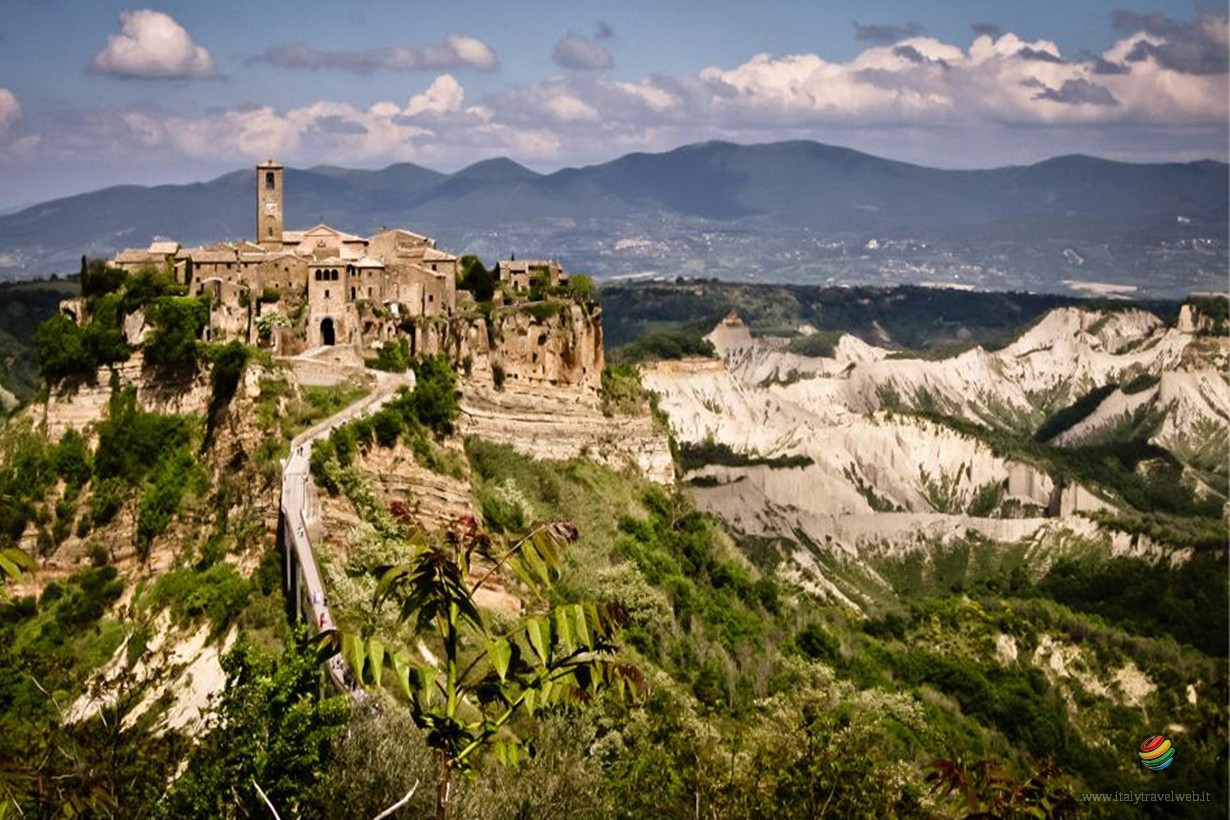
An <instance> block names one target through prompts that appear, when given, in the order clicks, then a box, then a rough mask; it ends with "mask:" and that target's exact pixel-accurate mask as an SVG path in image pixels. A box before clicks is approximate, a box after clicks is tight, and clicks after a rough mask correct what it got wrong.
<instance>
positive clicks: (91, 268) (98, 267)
mask: <svg viewBox="0 0 1230 820" xmlns="http://www.w3.org/2000/svg"><path fill="white" fill-rule="evenodd" d="M127 278H128V272H127V271H125V270H124V269H123V268H113V267H111V264H110V263H109V262H107V260H105V259H89V260H87V259H86V258H85V256H84V255H83V256H82V257H81V295H82V296H84V297H86V298H87V299H88V298H90V297H92V296H104V295H106V294H108V293H114V292H115V291H117V290H119V289H120V287H121V286H123V284H124V280H125V279H127Z"/></svg>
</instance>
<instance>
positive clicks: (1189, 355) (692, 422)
mask: <svg viewBox="0 0 1230 820" xmlns="http://www.w3.org/2000/svg"><path fill="white" fill-rule="evenodd" d="M1188 325H1190V326H1191V328H1193V329H1195V328H1198V327H1199V326H1200V325H1199V323H1198V322H1196V321H1195V320H1192V321H1189V322H1188ZM709 339H710V341H712V342H713V343H714V346H715V348H716V350H717V351H718V354H719V356H720V358H719V359H716V360H692V361H683V362H662V363H659V364H657V365H655V366H653V367H650V368H648V369H646V370H645V371H644V373H643V381H644V383H645V387H646V388H647V389H649V390H651V391H653V392H655V393H656V394H657V395H658V402H659V406H660V407H661V408H662V409H663V410H664V411H665V412H666V413H667V415H668V416H669V419H670V426H671V428H672V431H673V432H674V434H675V436H676V437H677V438H678V440H679V442H680V443H681V445H684V446H686V445H689V444H691V445H702V444H706V443H712V444H718V445H725V446H727V447H729V448H730V450H732V451H733V452H735V453H737V454H743V455H745V456H752V457H759V458H760V460H761V462H762V463H760V464H754V465H752V466H720V465H710V466H707V467H704V468H701V469H698V470H696V471H695V472H693V473H691V474H689V475H688V476H685V478H687V479H688V480H691V481H692V482H693V483H694V484H695V485H696V486H695V494H696V498H697V501H698V503H699V504H700V505H701V506H702V507H704V508H706V509H708V510H710V511H711V512H713V513H714V514H716V515H718V516H720V517H722V518H724V519H725V520H727V521H728V522H729V523H730V524H731V525H732V526H733V527H734V529H735V530H737V531H740V532H743V533H745V534H749V535H754V536H759V537H768V538H775V539H783V540H786V541H796V542H800V543H807V544H809V545H812V546H814V547H816V549H818V550H819V551H820V553H822V554H823V556H825V559H824V560H828V559H829V558H834V557H839V558H840V561H841V562H845V563H846V564H853V565H857V566H858V568H859V571H860V572H861V573H863V574H864V575H865V576H868V577H871V578H872V579H873V580H874V576H875V572H874V570H872V569H871V564H872V563H873V559H874V558H877V557H883V556H897V557H900V556H903V555H908V554H909V553H911V552H918V551H924V552H925V551H926V550H927V549H930V548H932V547H934V545H935V544H941V543H945V542H951V541H957V540H961V539H967V538H968V537H970V534H971V533H974V534H976V535H977V536H978V537H980V538H985V539H987V540H989V541H992V542H996V543H1000V544H1009V543H1020V542H1023V541H1026V542H1030V543H1035V544H1042V543H1046V544H1048V545H1049V549H1048V550H1047V551H1049V553H1050V554H1052V555H1053V554H1054V553H1055V552H1056V551H1057V550H1062V549H1064V548H1066V545H1068V544H1069V543H1070V542H1072V539H1073V537H1076V538H1079V539H1082V540H1083V541H1085V542H1088V541H1091V540H1092V541H1099V542H1102V543H1103V546H1104V547H1105V548H1106V549H1108V550H1110V551H1111V552H1115V553H1128V552H1131V553H1134V554H1160V550H1158V549H1157V547H1156V545H1153V544H1150V543H1147V542H1146V541H1144V540H1143V539H1134V540H1133V539H1128V538H1125V537H1123V536H1121V535H1115V534H1111V533H1107V532H1101V531H1099V530H1098V528H1097V527H1096V526H1094V525H1093V524H1092V523H1091V522H1089V521H1088V520H1086V519H1085V518H1083V517H1081V516H1080V514H1081V513H1084V512H1090V511H1096V510H1105V509H1111V508H1113V506H1114V505H1115V501H1114V499H1113V498H1112V497H1110V496H1106V495H1104V494H1103V493H1102V491H1101V490H1100V488H1097V487H1085V486H1081V485H1078V484H1072V483H1067V484H1062V485H1057V484H1056V482H1055V481H1054V480H1053V479H1052V478H1051V476H1050V475H1049V474H1048V473H1047V472H1046V471H1044V470H1043V469H1041V468H1040V467H1039V466H1038V465H1035V464H1031V463H1026V462H1023V461H1014V460H1012V459H1008V458H1004V457H1002V456H1000V455H997V454H996V453H995V452H994V451H993V450H992V449H991V447H990V446H988V445H987V444H985V443H984V442H982V441H980V440H978V439H975V438H972V437H970V436H967V435H964V434H962V433H959V432H957V431H956V430H954V429H953V428H951V427H949V426H947V425H944V424H940V423H937V422H933V421H928V420H927V419H925V418H920V417H919V416H917V415H915V414H913V413H903V412H899V411H900V410H903V409H904V410H932V411H937V412H940V413H945V414H949V415H953V416H958V417H963V418H966V419H969V420H971V421H976V422H979V423H982V424H986V425H989V426H991V427H992V428H995V427H1000V428H1007V429H1010V430H1015V431H1018V432H1026V433H1032V431H1033V430H1034V429H1035V428H1036V427H1037V425H1038V424H1040V423H1041V422H1042V421H1043V420H1044V419H1045V418H1046V417H1047V416H1048V415H1049V414H1050V413H1053V412H1054V411H1056V410H1058V409H1060V408H1062V407H1064V406H1066V405H1067V404H1070V403H1071V402H1072V401H1074V400H1075V399H1076V398H1079V397H1080V396H1082V395H1084V394H1085V393H1086V392H1088V391H1089V390H1091V389H1093V388H1095V387H1100V386H1102V385H1104V384H1107V383H1109V382H1118V383H1120V384H1124V385H1125V386H1126V384H1127V383H1128V382H1129V381H1131V380H1133V379H1136V378H1137V377H1143V381H1142V382H1140V383H1146V382H1149V381H1150V380H1155V382H1154V383H1152V384H1150V385H1149V386H1147V387H1146V388H1144V389H1139V390H1138V391H1137V392H1135V393H1124V391H1123V390H1122V389H1119V390H1116V391H1114V392H1112V393H1111V394H1110V395H1109V396H1108V397H1107V398H1106V399H1104V401H1103V403H1102V405H1101V406H1100V407H1098V408H1097V410H1096V411H1095V412H1094V413H1093V414H1091V415H1090V416H1089V417H1088V418H1086V419H1085V420H1084V421H1083V422H1081V423H1080V424H1077V425H1075V426H1074V427H1073V428H1072V429H1070V430H1069V431H1067V432H1065V433H1063V434H1062V435H1061V436H1060V437H1059V439H1058V440H1057V443H1060V444H1067V443H1082V442H1092V441H1096V440H1098V437H1099V436H1105V435H1112V434H1114V433H1116V432H1117V431H1121V430H1122V428H1123V427H1124V426H1126V425H1131V424H1137V425H1139V424H1142V423H1143V421H1145V420H1147V421H1149V423H1150V425H1151V426H1150V427H1149V429H1150V430H1152V435H1153V437H1154V440H1155V441H1157V442H1158V443H1160V444H1163V445H1164V446H1167V447H1170V448H1171V449H1172V450H1174V451H1176V452H1180V453H1185V452H1186V453H1190V455H1191V456H1192V457H1193V458H1194V459H1197V460H1198V459H1199V458H1202V457H1203V458H1206V459H1207V458H1211V457H1212V453H1214V452H1217V453H1219V454H1220V457H1222V458H1224V451H1225V446H1226V443H1225V442H1226V430H1227V426H1228V423H1230V389H1228V388H1227V381H1226V377H1225V375H1224V365H1225V358H1226V341H1225V340H1224V339H1218V338H1208V337H1199V336H1197V335H1195V334H1194V333H1193V332H1184V331H1183V330H1181V329H1176V328H1167V327H1166V326H1164V325H1163V323H1162V322H1161V321H1160V320H1158V319H1157V317H1155V316H1153V315H1152V314H1149V313H1145V312H1143V311H1122V312H1098V311H1081V310H1076V309H1071V308H1066V309H1061V310H1056V311H1053V312H1052V313H1050V314H1048V315H1047V316H1045V317H1044V318H1043V319H1042V320H1041V321H1040V322H1038V323H1037V324H1036V325H1035V326H1034V327H1032V328H1030V329H1029V330H1028V331H1027V332H1025V333H1024V334H1023V335H1022V336H1021V337H1020V338H1019V339H1018V340H1017V341H1016V342H1014V343H1013V344H1011V345H1009V346H1008V347H1007V348H1004V349H1003V350H1000V351H995V352H988V351H985V350H982V349H980V348H978V349H974V350H971V351H968V352H966V353H963V354H961V355H959V356H956V357H954V358H951V359H947V360H942V361H925V360H921V359H909V358H898V357H895V356H892V354H890V351H887V350H884V349H880V348H877V347H874V346H872V345H868V344H866V343H865V342H863V341H861V340H859V339H856V338H854V337H852V336H849V335H847V336H843V337H841V339H840V340H839V342H838V343H837V344H836V346H835V350H834V354H833V355H832V356H830V357H823V358H819V357H817V358H812V357H804V356H799V355H795V354H793V353H789V352H787V351H785V350H784V349H783V344H782V342H781V340H772V339H756V338H753V337H752V335H751V334H750V332H749V331H748V329H747V327H746V325H744V324H743V323H742V322H741V321H739V320H738V319H737V317H728V318H727V319H726V320H725V321H723V322H722V323H721V324H719V325H718V327H717V328H715V329H714V331H713V333H712V334H711V335H710V336H709ZM1184 448H1186V449H1184ZM784 457H793V462H792V463H788V462H786V461H784V460H783V459H784ZM772 459H778V463H777V464H776V465H774V464H772V463H771V461H770V460H772ZM763 462H769V463H763ZM1064 533H1066V535H1064ZM795 561H796V564H797V566H796V567H795V569H794V570H793V571H794V572H797V573H799V577H801V578H812V580H811V581H810V582H809V583H813V584H818V585H819V586H820V587H824V588H825V589H824V591H826V592H827V594H831V595H834V596H835V597H841V598H843V599H846V600H853V599H854V598H856V597H857V596H855V595H854V593H853V592H852V591H851V590H850V589H846V590H844V591H840V590H838V589H837V587H835V586H834V577H835V573H834V570H833V565H831V564H829V565H826V566H822V564H824V561H819V563H818V559H817V556H816V554H815V550H814V549H809V550H800V551H798V552H796V555H795ZM817 573H819V574H820V575H821V576H824V580H823V581H817V580H816V579H815V578H814V577H813V576H815V575H816V574H817ZM838 574H839V573H838Z"/></svg>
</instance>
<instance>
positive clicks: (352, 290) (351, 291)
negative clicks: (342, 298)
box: [350, 288, 354, 299]
mask: <svg viewBox="0 0 1230 820" xmlns="http://www.w3.org/2000/svg"><path fill="white" fill-rule="evenodd" d="M350 298H351V299H353V298H354V288H351V289H350Z"/></svg>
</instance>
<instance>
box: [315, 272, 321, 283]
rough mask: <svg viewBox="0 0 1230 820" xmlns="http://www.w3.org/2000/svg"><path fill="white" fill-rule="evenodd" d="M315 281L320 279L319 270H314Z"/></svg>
mask: <svg viewBox="0 0 1230 820" xmlns="http://www.w3.org/2000/svg"><path fill="white" fill-rule="evenodd" d="M316 281H317V282H319V281H320V271H316Z"/></svg>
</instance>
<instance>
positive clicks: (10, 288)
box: [0, 279, 80, 416]
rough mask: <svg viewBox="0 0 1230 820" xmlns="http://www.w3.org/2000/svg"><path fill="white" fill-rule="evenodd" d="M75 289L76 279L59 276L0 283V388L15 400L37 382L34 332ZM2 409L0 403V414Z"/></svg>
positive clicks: (26, 396) (24, 397)
mask: <svg viewBox="0 0 1230 820" xmlns="http://www.w3.org/2000/svg"><path fill="white" fill-rule="evenodd" d="M79 290H80V286H79V285H78V284H77V283H76V282H70V281H64V280H60V279H52V280H50V281H47V280H43V281H36V282H7V283H3V284H0V388H4V389H5V390H8V391H9V392H11V393H12V394H13V395H14V396H15V397H16V398H17V400H18V402H24V401H26V400H28V399H29V398H30V397H32V396H33V395H34V394H35V392H36V391H37V390H38V388H39V384H40V378H39V369H38V360H37V359H36V358H35V356H34V351H33V347H34V332H35V331H36V330H37V329H38V326H39V325H40V324H41V323H42V322H43V321H44V320H46V319H47V318H48V317H50V316H54V315H55V314H56V313H57V312H58V311H59V304H60V301H61V300H63V299H70V298H72V297H74V296H76V295H78V293H79ZM0 404H3V402H0ZM4 409H5V408H2V407H0V416H2V415H3V413H4Z"/></svg>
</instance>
